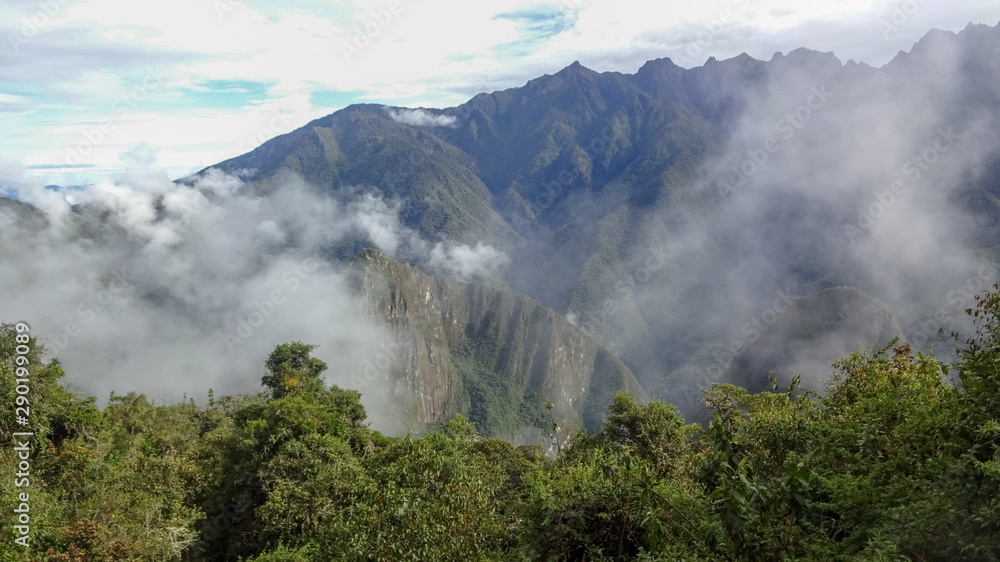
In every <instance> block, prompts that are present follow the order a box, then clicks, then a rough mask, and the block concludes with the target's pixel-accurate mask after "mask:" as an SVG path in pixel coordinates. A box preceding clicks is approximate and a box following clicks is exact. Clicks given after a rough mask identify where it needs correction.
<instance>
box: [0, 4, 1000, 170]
mask: <svg viewBox="0 0 1000 562" xmlns="http://www.w3.org/2000/svg"><path fill="white" fill-rule="evenodd" d="M970 22H972V23H984V24H988V25H991V26H992V25H997V23H998V22H1000V0H906V1H895V2H890V1H885V0H811V1H809V2H803V1H801V0H800V1H798V2H792V1H791V0H704V1H700V2H673V1H671V2H664V1H651V0H615V1H601V0H554V1H552V2H524V1H516V0H492V1H490V2H474V1H469V0H434V1H431V0H327V1H322V2H321V1H308V2H305V1H303V2H295V1H292V2H276V1H273V0H272V1H265V0H243V1H240V0H174V1H171V2H149V1H138V2H136V1H131V2H126V1H123V0H2V2H0V38H2V41H0V43H2V44H0V119H2V124H3V128H2V131H3V135H2V136H0V180H4V179H5V180H13V181H17V180H24V179H31V180H35V181H44V182H46V183H59V184H62V185H68V184H85V183H89V182H92V181H95V180H97V179H98V178H101V177H107V176H108V174H112V175H113V174H115V173H118V172H119V171H120V170H121V169H122V168H123V167H124V166H126V165H127V164H128V163H129V162H131V161H134V160H136V159H139V160H140V161H145V162H146V163H153V165H154V166H155V167H157V168H158V169H161V170H162V171H163V172H164V173H166V174H167V175H169V176H170V177H173V178H175V177H181V176H183V175H186V174H188V173H191V172H194V171H196V170H198V169H201V168H202V167H204V166H207V165H210V164H214V163H216V162H219V161H221V160H224V159H226V158H230V157H233V156H236V155H238V154H242V153H244V152H247V151H248V150H250V149H252V148H253V147H255V146H257V145H258V144H260V143H261V142H262V141H264V140H266V139H267V138H270V137H272V136H274V135H277V134H282V133H286V132H289V131H291V130H293V129H295V128H297V127H299V126H301V125H303V124H305V123H306V122H308V121H309V120H311V119H314V118H317V117H321V116H323V115H326V114H329V113H332V112H334V111H336V110H337V109H340V108H343V107H345V106H347V105H350V104H351V103H356V102H374V103H385V104H391V105H399V106H410V107H418V106H424V107H446V106H451V105H456V104H459V103H461V102H463V101H465V100H467V99H468V98H469V97H471V96H472V95H474V94H476V93H478V92H482V91H493V90H497V89H503V88H508V87H513V86H520V85H522V84H524V83H525V82H526V81H527V80H529V79H531V78H534V77H537V76H540V75H542V74H550V73H554V72H557V71H558V70H559V69H561V68H563V67H565V66H567V65H569V64H570V63H572V62H573V61H575V60H579V61H580V62H581V63H583V64H584V65H585V66H587V67H589V68H592V69H594V70H598V71H619V72H626V73H634V72H635V71H636V70H638V68H639V67H640V66H642V64H643V62H645V61H646V60H649V59H653V58H659V57H670V58H672V59H673V60H674V61H675V62H677V63H678V64H680V65H681V66H685V67H692V66H699V65H701V64H702V63H704V61H705V60H706V59H707V58H708V57H709V56H714V57H716V58H718V59H726V58H730V57H733V56H736V55H739V54H740V53H743V52H746V53H749V54H750V55H751V56H753V57H755V58H758V59H765V60H767V59H770V58H771V56H772V55H773V54H774V53H775V52H777V51H781V52H784V53H787V52H789V51H791V50H793V49H795V48H798V47H807V48H810V49H815V50H818V51H833V52H834V53H836V54H837V56H838V57H839V58H840V59H841V61H847V60H849V59H853V60H856V61H863V62H866V63H868V64H871V65H873V66H881V65H883V64H885V63H886V62H888V61H889V60H890V59H891V58H892V57H893V56H895V55H896V54H897V53H898V52H899V51H901V50H909V49H910V48H911V47H912V45H913V43H914V42H916V41H917V40H919V39H920V37H922V36H923V35H924V34H925V33H926V32H927V31H928V30H930V29H932V28H939V29H945V30H951V31H959V30H961V29H962V28H964V27H965V26H966V25H967V24H968V23H970Z"/></svg>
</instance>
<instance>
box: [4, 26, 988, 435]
mask: <svg viewBox="0 0 1000 562" xmlns="http://www.w3.org/2000/svg"><path fill="white" fill-rule="evenodd" d="M998 122H1000V26H998V27H989V26H984V25H970V26H969V27H968V28H966V29H965V30H963V31H961V32H959V33H950V32H943V31H932V32H930V33H929V34H928V35H927V36H925V37H924V38H923V39H922V40H921V41H920V42H919V43H917V44H916V45H914V47H913V49H912V50H911V51H910V52H909V53H900V54H899V55H898V56H897V57H896V58H895V59H893V60H892V61H891V62H890V63H888V64H887V65H885V66H884V67H882V68H872V67H870V66H867V65H865V64H857V63H854V62H853V61H849V62H847V63H842V62H841V61H840V60H838V59H837V58H836V56H835V55H834V54H833V53H819V52H815V51H809V50H806V49H799V50H795V51H792V52H790V53H788V54H786V55H782V54H780V53H778V54H775V56H774V57H773V58H772V59H771V60H769V61H761V60H756V59H754V58H752V57H750V56H748V55H741V56H738V57H735V58H733V59H729V60H724V61H718V60H715V59H714V58H713V59H709V60H708V62H707V63H705V64H704V65H703V66H701V67H697V68H692V69H685V68H681V67H679V66H677V65H675V64H674V63H673V62H672V61H670V60H669V59H657V60H652V61H649V62H647V63H646V64H645V65H643V66H642V67H641V68H640V69H639V70H638V71H637V72H636V73H635V74H623V73H618V72H595V71H593V70H590V69H587V68H585V67H584V66H582V65H581V64H580V63H578V62H577V63H573V64H572V65H570V66H568V67H566V68H564V69H563V70H561V71H559V72H557V73H555V74H553V75H545V76H542V77H539V78H537V79H534V80H531V81H529V82H528V83H527V84H525V85H524V86H521V87H517V88H511V89H507V90H503V91H497V92H492V93H482V94H479V95H477V96H475V97H474V98H472V99H470V100H469V101H468V102H466V103H464V104H462V105H460V106H457V107H451V108H445V109H434V108H419V109H415V108H397V107H388V106H383V105H374V104H359V105H352V106H350V107H347V108H345V109H343V110H340V111H337V112H336V113H333V114H332V115H328V116H326V117H323V118H320V119H317V120H315V121H312V122H310V123H308V124H306V125H305V126H303V127H301V128H299V129H297V130H295V131H293V132H291V133H288V134H285V135H282V136H279V137H276V138H274V139H272V140H269V141H267V142H265V143H264V144H262V145H261V146H259V147H257V148H256V149H254V150H252V151H251V152H249V153H247V154H244V155H241V156H238V157H236V158H233V159H230V160H227V161H224V162H221V163H219V164H216V165H214V166H211V167H209V168H206V169H205V170H203V171H201V172H199V173H198V174H195V175H193V176H191V177H188V178H183V179H181V180H178V181H177V182H176V185H177V186H178V188H180V187H185V188H195V189H197V187H198V185H199V182H201V181H204V180H205V179H206V178H210V177H214V175H218V174H220V173H222V174H225V175H227V176H233V177H236V178H239V180H241V181H242V182H243V183H244V184H245V185H243V186H242V187H241V189H243V190H245V191H246V192H247V193H250V194H253V196H254V197H258V198H262V199H268V198H275V197H279V196H281V195H282V193H283V192H284V191H286V190H288V189H290V188H289V187H288V186H289V185H292V184H295V185H298V184H304V185H306V186H308V190H309V191H310V193H312V194H318V195H319V196H322V197H327V198H331V199H333V200H335V201H338V202H340V203H341V204H343V205H346V206H349V205H350V204H351V203H352V202H353V203H357V202H358V201H363V200H366V199H365V198H367V200H372V199H374V200H378V201H380V202H383V203H384V204H385V205H386V208H388V209H391V210H392V213H393V216H394V217H396V218H397V219H398V221H399V225H400V227H401V228H403V229H406V230H407V232H412V233H414V236H415V237H416V239H419V240H421V241H423V242H422V244H425V245H420V244H416V245H414V244H410V245H409V246H406V247H405V248H404V247H403V246H400V245H398V244H391V245H387V244H385V243H383V241H382V239H381V238H380V232H381V231H380V230H378V229H376V228H374V227H372V226H371V225H370V224H368V225H366V224H357V225H353V226H351V227H350V228H349V229H348V232H347V234H346V235H342V236H339V237H338V238H337V241H336V243H334V244H329V245H326V246H324V248H323V257H324V258H325V259H326V260H329V261H330V262H331V263H334V264H340V265H339V266H338V267H343V268H344V269H345V270H346V271H348V272H350V278H351V279H352V284H353V285H352V286H353V288H354V290H355V291H356V294H357V295H358V298H359V300H360V301H361V302H364V303H365V310H366V314H367V315H368V316H369V317H370V318H372V319H374V320H375V321H376V322H377V323H379V324H380V325H381V326H383V329H384V330H385V333H386V334H388V336H387V337H388V341H391V342H393V343H392V346H391V347H392V349H393V350H394V352H393V353H392V354H391V355H392V356H393V357H392V365H393V366H392V367H391V368H389V369H386V370H385V372H384V373H382V374H381V375H379V376H380V377H384V380H383V379H382V378H380V379H378V380H380V381H382V382H380V383H379V384H385V385H386V386H387V387H389V388H390V389H391V393H392V394H393V396H394V397H395V398H397V399H398V400H399V401H400V402H401V403H402V404H403V406H402V409H403V410H404V411H405V412H406V414H405V415H406V416H407V421H406V423H405V424H404V425H406V427H407V428H410V429H419V427H423V426H426V425H427V424H433V423H437V422H441V421H444V420H446V419H449V418H450V417H451V416H452V415H453V414H454V413H463V414H465V415H467V416H469V417H470V418H471V419H472V420H473V421H475V422H477V424H479V425H480V427H481V428H482V429H484V430H485V433H486V434H487V435H505V436H518V435H520V437H519V438H523V439H525V440H531V439H532V438H533V437H532V436H537V435H538V434H545V433H547V432H548V431H549V429H550V428H549V426H550V425H551V422H552V421H553V420H554V421H555V422H556V424H555V425H556V426H557V427H559V428H560V429H558V430H557V433H559V434H560V435H561V436H565V435H567V434H568V433H567V432H568V430H569V429H572V428H573V427H576V426H580V427H585V428H591V429H593V428H597V427H599V426H600V420H601V415H602V412H603V410H602V408H603V407H604V406H605V405H607V404H608V403H610V401H611V400H610V396H611V395H612V394H613V393H614V392H615V391H618V390H627V391H630V392H632V393H633V394H634V395H636V396H639V397H641V398H643V399H645V398H647V397H648V396H653V397H660V398H664V399H666V400H668V401H671V402H673V403H674V404H676V405H677V406H678V407H679V408H681V409H682V411H684V412H685V413H689V414H694V413H696V412H697V408H698V401H699V399H700V392H699V391H698V389H699V388H703V387H707V386H709V385H711V384H712V383H714V382H732V383H736V384H740V385H744V386H747V387H749V388H757V389H760V388H765V385H767V384H769V379H768V376H769V373H770V372H772V371H773V372H774V374H775V377H776V380H778V381H779V382H781V383H782V384H787V383H788V382H790V381H791V378H792V377H793V376H794V375H797V374H798V375H802V376H803V380H804V381H805V383H806V385H807V386H810V387H812V388H814V389H816V390H822V388H823V385H824V384H825V376H826V373H827V371H829V368H828V366H824V365H827V363H828V362H829V361H833V360H836V359H838V358H839V357H840V356H842V355H843V354H845V353H850V352H853V351H855V350H862V351H871V350H873V349H875V348H878V347H881V346H883V345H885V344H887V343H889V342H890V341H892V340H894V339H898V340H901V341H909V342H910V343H911V344H912V345H914V346H915V347H919V348H921V349H932V350H933V351H935V352H938V353H940V354H941V355H942V356H943V357H947V354H948V352H949V349H950V347H949V346H950V345H951V344H950V343H949V340H948V338H947V337H946V335H945V334H948V333H950V332H951V331H952V330H962V329H965V328H967V327H968V324H967V323H966V321H965V320H964V319H963V315H962V311H963V310H964V308H966V307H967V305H969V303H971V298H972V295H973V294H974V293H975V292H976V291H979V290H982V289H984V288H986V286H988V284H989V283H990V282H992V278H993V277H995V275H996V273H997V270H998V265H1000V252H998V250H1000V144H998V142H997V141H998V138H997V132H998V131H1000V128H998V127H997V124H998ZM206 196H207V197H209V198H210V199H211V194H210V193H207V192H206ZM0 202H2V203H0V220H5V219H4V217H8V219H6V220H12V219H9V216H16V217H20V218H18V219H16V220H18V221H22V222H23V221H25V220H29V221H31V220H36V219H35V218H34V217H33V215H32V212H31V211H29V210H25V209H24V208H23V206H22V205H20V204H17V203H14V202H10V201H5V202H4V201H3V200H0ZM95 212H97V211H95V210H94V209H90V210H89V211H88V210H87V209H86V206H80V207H78V208H77V215H79V216H88V213H91V215H92V213H95ZM97 214H98V215H99V214H100V213H97ZM92 216H97V215H92ZM95 220H96V219H95ZM85 222H86V221H85ZM97 222H99V221H97ZM89 224H91V225H93V224H94V222H93V221H92V222H90V223H89ZM89 228H97V227H94V226H91V227H89ZM331 228H332V227H331ZM99 230H100V229H99ZM102 232H104V231H102ZM87 235H88V236H94V237H99V236H107V235H108V234H107V232H104V233H103V234H97V233H93V232H91V233H89V234H87ZM283 243H284V244H286V245H288V246H294V245H295V244H296V241H295V240H285V241H284V242H283ZM440 244H445V245H450V246H449V247H462V248H469V249H483V248H488V249H489V250H490V252H492V253H490V254H489V256H492V258H490V259H487V260H484V261H485V262H487V263H485V264H484V265H483V266H482V267H478V266H477V267H475V268H471V269H467V270H465V269H455V268H452V269H442V268H441V267H440V263H439V262H438V261H435V259H434V257H433V255H432V254H431V253H430V252H428V251H426V250H427V248H428V247H437V246H436V245H440ZM477 265H482V264H477ZM456 271H465V274H458V273H456ZM456 276H457V277H460V278H461V279H456V278H454V277H456ZM147 296H148V295H147ZM938 328H944V331H943V332H939V331H938ZM275 343H277V342H275ZM935 345H936V346H937V347H936V348H935V347H934V346H935ZM362 370H363V369H362V368H361V367H359V368H358V372H361V371H362ZM372 380H375V379H372ZM362 392H364V391H363V390H362ZM548 403H551V408H548V407H547V405H548ZM560 432H561V433H560Z"/></svg>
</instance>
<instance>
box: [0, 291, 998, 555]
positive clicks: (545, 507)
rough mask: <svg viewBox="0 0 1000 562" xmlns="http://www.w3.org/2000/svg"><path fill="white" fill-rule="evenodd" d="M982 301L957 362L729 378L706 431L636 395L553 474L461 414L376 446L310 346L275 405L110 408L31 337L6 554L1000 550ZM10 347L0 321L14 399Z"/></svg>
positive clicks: (284, 370)
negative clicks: (751, 387) (18, 512)
mask: <svg viewBox="0 0 1000 562" xmlns="http://www.w3.org/2000/svg"><path fill="white" fill-rule="evenodd" d="M994 287H995V288H997V286H994ZM978 303H979V304H978V307H977V308H976V309H975V310H972V311H970V313H971V314H973V315H975V316H976V317H977V322H978V324H977V326H978V327H979V331H978V333H977V334H976V335H975V336H974V337H972V338H971V339H970V340H969V341H967V342H964V346H963V349H962V350H961V352H960V361H959V362H958V364H956V365H953V366H944V365H942V364H941V363H939V362H938V361H936V360H935V359H933V358H930V357H925V356H923V355H921V354H917V356H916V357H914V356H913V355H912V354H911V351H910V348H909V346H907V345H901V346H898V347H896V348H895V349H893V350H892V352H891V354H890V353H889V349H888V348H885V349H882V350H880V351H879V352H877V353H875V354H874V355H873V356H871V357H866V356H860V355H854V356H851V357H848V358H846V359H844V360H842V361H840V362H839V363H837V364H836V365H835V367H836V373H835V375H834V376H833V379H832V381H831V383H830V386H829V387H828V388H827V389H826V392H825V393H824V394H823V395H818V394H815V393H812V392H809V391H803V390H801V389H798V388H795V385H793V387H792V388H790V389H788V390H786V391H779V390H778V389H776V388H775V389H772V391H770V392H762V393H758V394H750V393H748V392H746V391H744V390H742V389H740V388H738V387H735V386H729V385H717V386H715V387H713V388H712V389H710V390H709V391H708V392H707V394H706V404H707V406H708V407H709V409H710V410H711V411H712V421H711V422H710V423H709V424H708V425H707V427H704V428H703V427H701V426H697V425H686V424H685V422H684V420H683V419H681V417H680V416H679V414H678V413H677V411H676V410H675V409H674V408H673V407H672V406H670V405H668V404H666V403H663V402H660V401H653V402H651V403H649V404H638V403H635V402H634V401H633V399H632V398H631V396H629V395H628V394H624V393H621V394H618V395H616V396H615V398H614V404H613V405H612V407H611V414H610V415H609V416H608V417H607V418H606V420H605V422H604V426H603V429H602V430H601V431H600V432H599V433H597V434H595V435H584V434H580V435H578V436H577V438H576V439H575V440H574V441H573V442H572V444H571V446H569V447H568V448H564V449H562V450H561V451H560V453H559V456H558V458H557V459H554V460H553V459H549V458H547V457H544V456H543V455H541V454H540V452H539V449H537V448H533V447H518V448H515V447H514V446H512V445H511V444H510V443H508V442H505V441H502V440H498V439H486V438H482V437H480V436H478V435H477V431H476V428H475V426H474V424H472V423H471V422H469V421H467V420H466V419H464V418H462V417H460V416H456V417H455V418H454V419H453V420H451V421H449V422H448V423H447V424H445V425H444V426H443V428H442V429H441V430H440V431H439V432H436V433H433V434H429V435H427V436H425V437H422V438H419V439H417V438H414V437H404V438H390V437H386V436H383V435H382V434H380V433H379V432H377V431H374V430H371V429H369V428H368V427H367V426H366V424H365V411H364V409H363V408H362V407H361V405H360V403H359V401H358V398H359V395H358V394H357V393H356V392H353V391H350V390H342V389H339V388H336V387H333V388H327V387H326V386H325V384H324V383H323V381H322V378H321V377H322V373H323V371H324V370H325V369H326V365H324V364H323V363H322V362H321V361H319V360H317V359H315V358H313V357H312V356H311V350H312V347H311V346H308V345H304V344H301V343H292V344H284V345H280V346H278V347H277V348H276V349H275V350H274V352H273V353H272V354H271V356H270V357H269V358H268V360H267V362H266V365H265V370H266V374H265V376H264V377H263V381H262V382H263V384H264V387H265V392H263V393H261V394H258V395H243V396H227V397H222V398H214V397H210V399H209V402H208V405H207V407H206V408H200V407H198V406H196V405H195V404H194V402H193V401H188V402H185V403H181V404H174V405H169V406H154V405H151V404H150V403H149V402H148V401H147V400H146V399H145V398H144V397H143V396H141V395H135V394H129V395H127V396H112V397H111V399H110V401H109V403H108V405H107V406H106V407H105V408H104V409H103V410H102V409H99V408H97V407H96V405H95V400H94V398H92V397H86V398H83V397H80V396H74V395H73V394H71V393H69V392H67V391H66V390H65V389H63V388H62V387H61V386H60V384H59V382H58V380H59V378H60V377H61V376H62V375H63V371H62V369H61V368H60V366H59V364H58V362H57V361H51V362H49V363H43V362H42V349H41V348H40V347H38V346H37V345H36V343H35V342H34V341H32V342H31V348H32V349H31V353H30V357H29V359H30V365H31V367H30V376H31V380H32V394H31V403H32V410H31V415H32V420H33V427H34V429H35V432H36V434H35V437H34V439H33V441H32V451H33V453H32V457H31V463H32V469H31V470H32V484H31V486H30V494H31V522H32V524H31V528H32V536H31V546H30V548H29V549H27V550H25V549H22V548H20V547H17V546H16V545H14V543H13V535H12V525H11V524H4V526H3V531H2V532H3V542H2V545H0V549H2V551H0V552H2V554H0V560H3V561H15V560H18V561H19V560H44V561H56V560H59V561H73V562H82V561H122V560H155V561H164V560H247V561H250V560H253V561H256V562H265V561H266V562H278V561H309V560H321V561H329V560H389V561H401V560H421V561H429V560H443V561H453V560H469V561H480V560H482V561H485V560H781V559H799V560H1000V539H998V537H1000V368H998V366H1000V296H998V295H997V294H995V293H990V294H986V295H984V296H981V297H980V298H979V300H978ZM16 345H17V342H16V334H15V329H14V327H13V326H12V325H3V326H2V328H0V371H2V373H3V380H4V381H5V384H4V393H5V396H4V402H5V404H7V405H8V407H9V408H12V406H11V405H12V404H13V403H14V396H15V394H14V390H13V388H12V385H11V384H10V381H12V380H13V378H14V372H15V361H14V359H13V358H14V356H15V346H16ZM950 374H954V375H956V377H949V375H950ZM0 430H2V439H3V440H4V443H3V446H2V449H0V455H2V457H0V464H2V466H3V474H4V481H5V485H4V493H3V494H2V499H0V503H2V506H0V509H2V510H3V513H4V516H3V517H4V520H5V521H10V520H11V519H10V517H11V514H12V513H13V510H14V508H15V507H16V503H15V501H16V499H15V494H14V493H13V491H12V490H13V488H11V487H10V486H9V485H8V484H6V483H7V482H10V480H11V478H12V475H13V473H14V472H15V471H16V468H15V467H16V459H15V455H14V453H13V449H14V444H13V443H12V438H11V434H12V433H13V432H15V431H18V429H17V426H15V425H14V424H13V421H12V417H11V416H8V415H5V416H3V417H2V418H0Z"/></svg>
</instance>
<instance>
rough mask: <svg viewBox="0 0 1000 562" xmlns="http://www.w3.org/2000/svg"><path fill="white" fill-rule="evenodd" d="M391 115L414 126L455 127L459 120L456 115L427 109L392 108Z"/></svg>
mask: <svg viewBox="0 0 1000 562" xmlns="http://www.w3.org/2000/svg"><path fill="white" fill-rule="evenodd" d="M389 117H391V118H392V120H393V121H395V122H397V123H402V124H404V125H412V126H414V127H455V126H456V124H455V123H456V121H457V118H456V117H455V116H454V115H434V114H433V113H431V112H429V111H427V110H425V109H390V110H389Z"/></svg>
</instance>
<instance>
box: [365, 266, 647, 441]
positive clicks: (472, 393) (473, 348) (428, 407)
mask: <svg viewBox="0 0 1000 562" xmlns="http://www.w3.org/2000/svg"><path fill="white" fill-rule="evenodd" d="M350 271H351V273H352V276H353V280H354V282H355V284H356V288H357V289H358V290H359V291H360V293H361V294H362V296H363V298H364V301H365V303H366V306H367V307H368V310H369V313H370V314H371V315H372V316H373V317H374V318H376V319H377V320H379V321H383V322H385V323H386V324H387V325H388V327H389V328H388V329H389V330H390V332H391V334H392V336H393V337H394V338H395V340H396V342H397V343H398V344H399V353H398V354H396V355H397V357H396V358H395V359H396V361H395V362H394V365H393V367H392V376H390V377H389V381H390V384H391V385H392V386H393V388H392V393H393V394H394V396H395V397H396V398H397V399H398V400H400V401H401V402H402V403H403V405H404V409H406V410H408V411H409V412H408V413H410V414H411V415H412V416H414V418H415V419H416V420H418V421H419V422H420V423H423V424H434V423H436V422H443V421H446V420H447V419H449V418H450V417H452V416H453V415H454V414H455V413H461V414H463V415H466V416H467V417H469V418H470V419H472V420H473V421H475V422H476V423H477V426H478V427H479V430H480V432H482V433H484V434H486V435H504V436H513V437H520V438H522V439H531V435H532V434H534V435H535V436H537V435H541V434H548V433H550V432H551V428H552V422H553V421H557V422H558V424H559V427H560V429H559V435H560V437H561V438H565V437H566V436H568V435H569V434H570V432H571V431H572V430H573V429H575V428H577V427H583V428H584V429H587V430H593V429H597V428H599V427H600V424H601V420H602V416H603V413H604V409H605V408H606V407H607V405H608V404H610V403H611V401H612V396H613V394H614V393H615V392H616V391H628V392H631V393H633V395H635V396H636V397H637V398H638V399H643V400H644V399H646V395H645V393H644V391H643V390H642V388H641V387H640V386H639V383H638V382H637V381H636V379H635V377H634V376H633V375H632V372H631V371H630V370H629V369H628V367H626V366H625V365H624V364H623V363H622V362H621V361H620V360H619V359H618V358H617V357H615V356H614V355H613V354H612V353H611V352H610V351H608V350H607V349H606V348H604V347H603V346H601V345H599V344H597V343H596V342H594V340H593V339H591V338H590V337H589V336H588V335H587V334H586V333H584V332H583V331H582V330H580V329H579V328H577V327H576V326H574V325H572V324H571V323H570V322H568V321H567V320H566V319H565V318H564V317H562V316H561V315H559V314H557V313H556V312H554V311H553V310H551V309H548V308H545V307H544V306H542V305H541V304H539V303H538V302H537V301H535V300H533V299H531V298H529V297H526V296H523V295H516V294H513V293H510V292H508V291H504V290H501V289H497V288H494V287H490V286H486V285H480V284H465V283H461V282H458V281H456V280H454V279H451V278H447V277H434V276H431V275H428V274H426V273H424V272H423V271H421V270H420V269H419V268H416V267H412V266H410V265H406V264H402V263H399V262H397V261H395V260H393V259H391V258H389V257H387V256H386V255H385V254H383V253H382V252H380V251H378V250H373V249H369V250H364V251H362V252H361V253H359V254H358V255H357V257H356V258H355V260H354V261H353V262H352V264H351V266H350ZM548 402H551V403H552V409H551V410H550V409H549V408H547V403H548Z"/></svg>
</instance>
